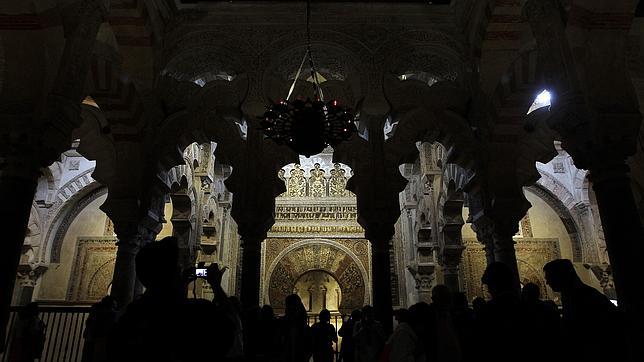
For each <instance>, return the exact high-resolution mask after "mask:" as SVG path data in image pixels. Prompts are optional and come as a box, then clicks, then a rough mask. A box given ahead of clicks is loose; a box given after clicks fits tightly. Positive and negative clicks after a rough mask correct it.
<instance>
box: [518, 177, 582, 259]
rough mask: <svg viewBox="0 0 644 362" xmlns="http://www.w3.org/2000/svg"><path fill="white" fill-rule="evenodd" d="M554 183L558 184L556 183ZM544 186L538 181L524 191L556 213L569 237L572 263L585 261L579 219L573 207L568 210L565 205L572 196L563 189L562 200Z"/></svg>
mask: <svg viewBox="0 0 644 362" xmlns="http://www.w3.org/2000/svg"><path fill="white" fill-rule="evenodd" d="M554 181H556V180H554ZM556 182H557V183H558V181H556ZM546 185H547V183H546V182H543V181H541V180H540V181H539V183H536V184H534V185H532V186H528V187H526V189H528V190H529V191H530V192H532V193H533V194H535V195H537V196H538V197H539V198H541V199H542V200H543V201H545V202H546V204H548V206H550V207H551V208H552V209H553V210H554V211H555V212H556V213H557V215H558V216H559V219H560V220H561V222H562V223H563V224H564V227H565V228H566V232H568V235H569V236H570V242H571V244H572V255H573V261H574V262H583V261H584V260H585V259H584V257H585V255H584V247H583V245H584V243H586V242H587V241H586V240H585V237H584V233H583V230H582V229H581V227H580V226H579V225H583V224H582V223H581V217H580V216H579V215H576V211H575V208H574V206H573V207H572V208H569V207H567V206H566V204H565V201H566V200H568V199H569V197H570V198H571V197H572V195H571V194H570V192H568V191H567V190H566V189H564V190H565V191H560V192H559V193H560V194H563V195H562V196H563V197H564V198H563V200H562V198H560V196H559V195H557V194H555V193H553V191H551V190H552V189H550V188H548V187H547V186H546ZM561 187H563V185H561ZM555 190H561V188H557V189H555Z"/></svg>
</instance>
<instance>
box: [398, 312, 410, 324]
mask: <svg viewBox="0 0 644 362" xmlns="http://www.w3.org/2000/svg"><path fill="white" fill-rule="evenodd" d="M409 314H410V313H409V310H408V309H405V308H401V309H398V310H397V311H395V312H394V318H396V320H397V321H398V323H399V324H400V323H409V320H410V317H409Z"/></svg>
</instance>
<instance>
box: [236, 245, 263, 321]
mask: <svg viewBox="0 0 644 362" xmlns="http://www.w3.org/2000/svg"><path fill="white" fill-rule="evenodd" d="M265 237H266V236H261V235H260V236H257V235H255V236H250V235H241V239H242V263H241V295H240V300H241V304H242V306H243V307H244V309H248V308H254V307H257V306H259V287H260V284H261V279H260V267H261V261H262V254H261V251H262V242H263V241H264V239H265ZM238 272H239V270H238Z"/></svg>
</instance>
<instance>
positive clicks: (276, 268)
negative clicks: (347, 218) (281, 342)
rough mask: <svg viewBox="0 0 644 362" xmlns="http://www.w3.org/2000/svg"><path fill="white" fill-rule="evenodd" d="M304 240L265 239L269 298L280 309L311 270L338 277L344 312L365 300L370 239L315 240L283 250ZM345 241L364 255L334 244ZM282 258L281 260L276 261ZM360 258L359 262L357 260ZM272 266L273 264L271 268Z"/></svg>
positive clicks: (346, 245) (358, 305)
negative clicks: (284, 252) (348, 251)
mask: <svg viewBox="0 0 644 362" xmlns="http://www.w3.org/2000/svg"><path fill="white" fill-rule="evenodd" d="M299 241H302V240H300V239H280V238H269V239H267V240H266V241H265V253H264V258H265V259H264V263H265V264H264V265H266V266H268V270H266V271H265V272H264V273H265V276H264V278H265V279H264V280H266V281H267V283H268V290H267V292H268V298H267V299H268V300H266V302H270V304H271V305H272V306H273V307H274V308H276V309H278V310H279V309H281V308H284V299H285V298H286V296H287V295H289V294H291V293H293V292H294V291H295V284H296V283H297V281H298V279H300V277H301V276H302V275H304V274H306V273H308V272H310V271H314V270H321V271H324V272H326V273H328V274H329V275H331V276H332V277H333V278H334V279H336V280H337V281H338V283H339V285H340V288H341V294H342V302H341V305H340V310H341V311H348V312H350V311H351V310H353V309H356V308H360V307H362V305H363V304H364V303H365V295H366V293H367V288H366V283H367V281H366V280H365V278H364V276H363V273H362V272H361V269H362V270H365V272H366V273H367V275H368V273H369V272H368V271H369V256H368V254H367V253H365V251H366V248H367V242H366V240H342V243H340V241H335V240H334V241H326V242H324V243H321V242H319V241H315V240H311V241H310V243H306V244H304V245H301V246H299V247H296V248H294V249H293V250H290V251H288V252H287V253H286V254H285V255H282V256H281V257H279V255H280V253H281V252H282V251H284V250H285V249H287V248H288V247H289V246H291V245H293V244H295V243H297V242H299ZM336 243H338V244H341V245H344V246H345V247H347V248H348V249H349V250H351V251H353V250H356V251H358V252H359V254H361V255H357V253H353V252H351V253H352V254H353V256H351V255H349V254H348V253H347V252H346V251H345V250H343V249H342V248H340V247H339V246H336V245H334V244H336ZM278 257H279V260H276V259H277V258H278ZM356 259H358V260H359V264H360V265H359V264H358V263H356ZM270 266H273V267H272V268H270Z"/></svg>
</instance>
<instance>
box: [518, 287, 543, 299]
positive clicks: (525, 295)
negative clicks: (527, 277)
mask: <svg viewBox="0 0 644 362" xmlns="http://www.w3.org/2000/svg"><path fill="white" fill-rule="evenodd" d="M539 297H541V289H540V288H539V286H538V285H536V284H535V283H526V285H524V286H523V288H522V289H521V299H523V300H524V301H526V302H536V301H538V300H539Z"/></svg>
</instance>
